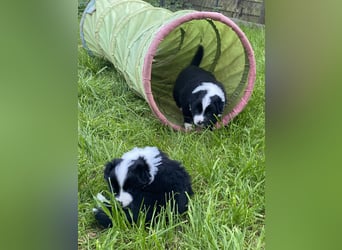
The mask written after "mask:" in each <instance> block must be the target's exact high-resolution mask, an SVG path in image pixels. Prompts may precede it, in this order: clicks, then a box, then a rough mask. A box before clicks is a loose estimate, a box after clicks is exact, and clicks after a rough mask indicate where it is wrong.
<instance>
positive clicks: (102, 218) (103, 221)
mask: <svg viewBox="0 0 342 250" xmlns="http://www.w3.org/2000/svg"><path fill="white" fill-rule="evenodd" d="M93 213H94V215H95V219H96V221H97V222H98V223H99V224H100V225H101V226H103V227H105V228H108V227H112V226H113V222H112V220H111V219H110V218H109V216H108V215H107V214H106V213H105V212H104V211H103V210H102V209H101V208H93Z"/></svg>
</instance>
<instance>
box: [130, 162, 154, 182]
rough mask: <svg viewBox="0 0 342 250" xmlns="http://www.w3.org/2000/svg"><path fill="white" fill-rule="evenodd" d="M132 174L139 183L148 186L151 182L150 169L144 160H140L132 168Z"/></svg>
mask: <svg viewBox="0 0 342 250" xmlns="http://www.w3.org/2000/svg"><path fill="white" fill-rule="evenodd" d="M130 170H131V171H132V172H131V173H132V174H133V175H134V176H135V177H136V178H137V180H138V182H139V183H140V184H143V185H147V184H149V183H150V181H151V175H150V168H149V166H148V165H147V163H146V161H145V160H144V159H143V158H141V157H140V158H138V159H137V160H136V161H134V164H133V165H132V166H131V167H130Z"/></svg>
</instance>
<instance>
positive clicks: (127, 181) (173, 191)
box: [93, 147, 193, 227]
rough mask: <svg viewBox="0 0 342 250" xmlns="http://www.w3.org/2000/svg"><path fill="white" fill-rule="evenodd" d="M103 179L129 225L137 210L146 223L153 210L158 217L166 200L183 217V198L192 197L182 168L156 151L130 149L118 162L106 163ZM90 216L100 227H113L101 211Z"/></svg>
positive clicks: (94, 210)
mask: <svg viewBox="0 0 342 250" xmlns="http://www.w3.org/2000/svg"><path fill="white" fill-rule="evenodd" d="M104 178H105V180H106V181H107V183H108V185H109V189H110V191H111V192H112V193H113V195H115V199H116V201H118V202H119V203H120V204H121V205H122V207H123V209H124V211H125V214H126V217H127V219H128V221H129V222H130V223H132V222H137V220H138V215H139V211H140V210H142V211H144V212H146V222H148V221H150V220H151V219H152V215H153V209H154V207H155V208H156V213H158V212H160V209H161V207H164V206H165V205H166V203H167V202H168V201H170V200H173V201H174V202H175V203H174V204H175V210H174V212H178V213H183V212H185V211H186V210H187V204H188V197H187V195H186V194H188V195H193V191H192V187H191V180H190V176H189V174H188V173H187V172H186V171H185V169H184V167H183V166H182V165H181V164H180V163H179V162H177V161H174V160H171V159H169V158H168V157H167V156H166V154H165V153H163V152H162V151H160V150H159V149H158V148H156V147H145V148H134V149H132V150H131V151H129V152H127V153H125V154H124V155H123V156H122V157H121V158H120V159H114V160H112V161H111V162H108V163H107V164H106V166H105V170H104ZM97 199H98V200H99V201H100V202H103V203H104V205H105V206H106V207H107V208H108V209H109V210H110V211H111V206H110V202H109V201H108V200H107V199H106V198H105V197H104V196H102V195H101V194H98V195H97ZM129 210H130V211H131V214H132V216H131V215H130V213H129ZM93 212H94V214H95V219H96V220H97V221H98V222H99V223H100V224H101V225H102V226H104V227H111V226H112V225H113V223H112V221H111V219H110V218H109V217H108V216H107V215H106V213H105V212H104V211H103V210H102V209H101V208H94V209H93Z"/></svg>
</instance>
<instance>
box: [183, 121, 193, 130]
mask: <svg viewBox="0 0 342 250" xmlns="http://www.w3.org/2000/svg"><path fill="white" fill-rule="evenodd" d="M184 128H185V130H186V131H190V130H192V124H191V123H187V122H185V123H184Z"/></svg>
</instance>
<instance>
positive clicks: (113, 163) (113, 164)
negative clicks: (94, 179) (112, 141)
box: [104, 159, 122, 179]
mask: <svg viewBox="0 0 342 250" xmlns="http://www.w3.org/2000/svg"><path fill="white" fill-rule="evenodd" d="M121 161H122V159H113V160H112V161H110V162H107V164H106V165H105V169H104V178H105V179H108V178H109V177H111V172H112V170H113V169H114V168H115V167H116V165H118V164H119V163H120V162H121Z"/></svg>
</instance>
